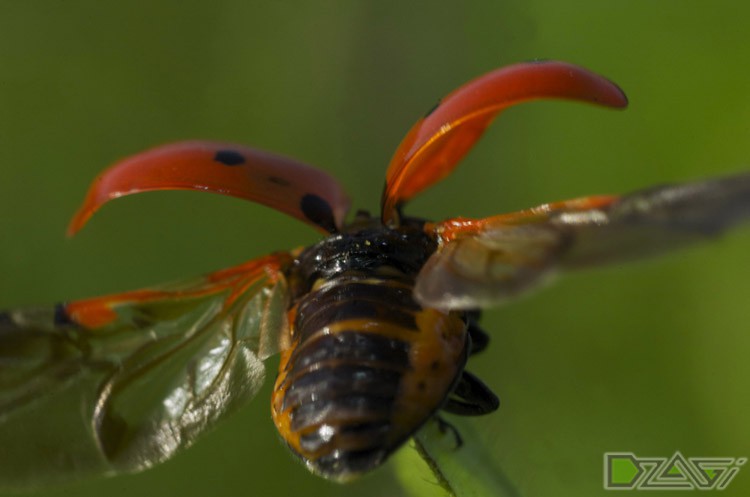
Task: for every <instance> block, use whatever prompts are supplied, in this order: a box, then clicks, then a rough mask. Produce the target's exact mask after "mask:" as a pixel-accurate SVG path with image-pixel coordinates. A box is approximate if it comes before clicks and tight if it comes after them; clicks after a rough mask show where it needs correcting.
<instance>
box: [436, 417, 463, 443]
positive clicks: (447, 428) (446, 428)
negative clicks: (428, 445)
mask: <svg viewBox="0 0 750 497" xmlns="http://www.w3.org/2000/svg"><path fill="white" fill-rule="evenodd" d="M435 421H436V422H437V427H438V430H440V433H442V434H443V435H445V433H447V432H451V433H452V434H453V441H454V442H455V443H456V447H455V448H456V449H459V448H461V446H463V444H464V439H463V438H461V434H460V433H459V432H458V429H457V428H456V427H455V426H453V425H452V424H450V423H449V422H447V421H446V420H444V419H443V418H441V417H440V416H435Z"/></svg>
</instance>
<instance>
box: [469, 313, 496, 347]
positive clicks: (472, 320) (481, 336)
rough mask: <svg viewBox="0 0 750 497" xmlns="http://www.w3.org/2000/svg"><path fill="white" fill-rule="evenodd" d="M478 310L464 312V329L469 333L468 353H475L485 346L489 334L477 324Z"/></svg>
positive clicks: (479, 314) (488, 339)
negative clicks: (465, 327) (469, 346)
mask: <svg viewBox="0 0 750 497" xmlns="http://www.w3.org/2000/svg"><path fill="white" fill-rule="evenodd" d="M480 316H481V312H480V311H469V312H467V313H466V326H467V329H466V331H467V332H468V333H469V339H470V340H471V341H470V343H471V348H470V349H469V355H474V354H477V353H479V352H481V351H483V350H484V349H486V348H487V345H488V344H489V343H490V336H489V335H488V334H487V332H486V331H484V330H483V329H482V327H481V326H479V318H480Z"/></svg>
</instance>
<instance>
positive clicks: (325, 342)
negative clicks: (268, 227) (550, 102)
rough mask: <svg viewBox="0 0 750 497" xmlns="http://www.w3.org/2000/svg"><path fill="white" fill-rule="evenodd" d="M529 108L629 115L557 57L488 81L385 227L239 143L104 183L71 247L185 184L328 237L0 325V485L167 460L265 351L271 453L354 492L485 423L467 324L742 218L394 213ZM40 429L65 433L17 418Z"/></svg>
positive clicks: (435, 116)
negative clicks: (130, 206)
mask: <svg viewBox="0 0 750 497" xmlns="http://www.w3.org/2000/svg"><path fill="white" fill-rule="evenodd" d="M541 98H562V99H571V100H580V101H583V102H589V103H593V104H597V105H602V106H607V107H612V108H623V107H625V106H626V105H627V99H626V97H625V95H624V94H623V92H622V91H621V90H620V89H619V88H618V87H617V86H616V85H615V84H614V83H612V82H610V81H608V80H607V79H605V78H603V77H601V76H599V75H597V74H594V73H592V72H590V71H588V70H586V69H583V68H581V67H578V66H575V65H571V64H567V63H563V62H554V61H545V62H530V63H521V64H516V65H512V66H509V67H505V68H501V69H497V70H495V71H492V72H490V73H487V74H485V75H483V76H480V77H479V78H477V79H475V80H473V81H470V82H469V83H467V84H465V85H463V86H461V87H460V88H458V89H457V90H455V91H453V92H452V93H450V94H448V95H447V96H446V97H444V98H443V99H442V100H440V101H439V102H438V104H437V105H435V107H433V108H432V109H431V110H430V111H429V112H428V113H427V114H426V115H425V116H424V117H423V118H421V119H420V120H419V121H417V123H416V124H415V125H414V126H413V127H412V128H411V130H410V131H409V132H408V133H407V135H406V137H405V138H404V140H403V141H402V142H401V144H400V146H399V147H398V149H397V150H396V152H395V155H394V156H393V159H392V160H391V162H390V165H389V167H388V170H387V173H386V183H385V189H384V191H383V195H382V202H381V210H380V213H379V215H375V216H373V215H370V214H369V213H367V212H365V211H359V212H357V213H356V215H354V216H352V219H351V221H348V222H347V220H346V219H347V213H348V210H349V199H348V198H347V196H346V194H345V192H344V190H343V189H342V187H341V186H340V185H339V184H338V183H337V182H336V180H335V179H334V178H332V177H331V176H329V175H328V174H326V173H325V172H323V171H320V170H318V169H315V168H313V167H310V166H308V165H305V164H302V163H300V162H297V161H295V160H292V159H289V158H286V157H282V156H279V155H275V154H272V153H268V152H264V151H261V150H256V149H253V148H248V147H245V146H240V145H235V144H230V143H216V142H207V141H187V142H181V143H175V144H170V145H165V146H160V147H157V148H154V149H152V150H149V151H146V152H144V153H141V154H138V155H135V156H133V157H130V158H127V159H125V160H122V161H120V162H118V163H116V164H115V165H113V166H112V167H110V168H109V169H107V170H106V171H104V172H103V173H102V174H101V175H100V176H99V177H97V178H96V179H95V180H94V182H93V184H92V185H91V187H90V189H89V191H88V194H87V196H86V199H85V201H84V203H83V206H82V207H81V208H80V210H79V211H78V212H77V214H76V215H75V216H74V218H73V220H72V222H71V224H70V227H69V234H73V233H75V232H77V231H78V230H79V229H81V227H83V226H84V224H85V223H86V222H87V221H88V219H89V218H90V216H91V215H92V214H93V213H94V212H95V211H96V210H98V209H99V208H100V207H101V206H102V205H103V204H105V203H106V202H108V201H110V200H112V199H115V198H119V197H121V196H124V195H130V194H134V193H140V192H145V191H151V190H174V189H183V190H199V191H208V192H213V193H219V194H223V195H229V196H233V197H240V198H244V199H247V200H251V201H254V202H258V203H261V204H264V205H266V206H269V207H272V208H274V209H277V210H279V211H281V212H284V213H286V214H288V215H290V216H293V217H295V218H297V219H298V220H300V221H302V222H304V223H307V224H308V225H310V226H312V227H313V228H315V229H317V230H318V231H320V232H321V233H322V234H323V235H324V237H323V238H322V239H321V240H320V241H319V242H318V243H316V244H315V245H313V246H311V247H307V248H299V249H295V250H291V251H283V252H277V253H274V254H271V255H267V256H265V257H261V258H257V259H253V260H251V261H249V262H246V263H244V264H240V265H238V266H235V267H232V268H229V269H225V270H221V271H217V272H214V273H211V274H209V275H207V276H204V277H202V278H199V279H193V280H190V281H187V282H182V283H177V284H172V285H167V286H163V287H158V288H153V289H147V290H138V291H131V292H125V293H121V294H117V295H110V296H105V297H98V298H92V299H86V300H77V301H71V302H63V303H59V304H57V305H55V306H51V307H47V308H29V309H17V310H9V311H6V312H2V313H0V446H2V447H3V448H4V449H3V451H1V454H0V481H2V482H3V483H5V484H7V483H10V484H15V485H24V484H29V483H31V482H34V483H35V482H38V481H40V479H41V480H44V481H59V480H63V479H66V478H74V477H80V476H83V475H86V474H115V473H123V472H132V471H139V470H143V469H145V468H148V467H151V466H153V465H155V464H157V463H159V462H162V461H164V460H166V459H168V458H170V457H172V456H173V455H174V454H175V453H176V452H178V451H180V450H182V449H185V448H187V447H189V446H190V445H191V444H192V443H193V442H194V441H195V440H196V438H197V437H198V436H199V435H201V434H202V433H203V432H205V431H206V430H208V429H209V428H211V427H212V426H214V425H215V424H216V423H217V422H219V421H220V420H221V419H222V418H224V417H225V416H226V415H227V414H229V413H231V412H232V411H235V410H236V409H237V408H238V407H239V406H241V405H243V404H244V403H245V402H247V401H248V400H250V399H251V398H252V397H254V396H255V394H256V393H257V391H258V389H259V387H260V386H261V384H262V383H263V382H264V379H265V371H264V367H263V361H264V360H265V359H266V358H268V357H270V356H272V355H275V354H277V353H280V355H281V360H280V365H279V371H278V375H277V378H276V382H275V386H274V390H273V396H272V399H271V413H272V417H273V420H274V423H275V424H276V427H277V428H278V431H279V433H280V435H281V437H282V438H283V440H284V441H285V443H286V444H287V445H288V446H289V448H290V449H291V451H292V452H293V453H294V454H295V455H297V456H298V457H299V458H300V459H301V460H302V461H303V462H304V464H305V465H306V466H307V467H308V468H309V469H310V470H311V471H312V472H314V473H316V474H318V475H321V476H323V477H325V478H330V479H334V480H339V481H344V480H348V479H350V478H353V477H356V476H358V475H360V474H362V473H364V472H367V471H370V470H372V469H373V468H376V467H378V466H379V465H381V464H382V463H383V462H384V461H385V460H386V459H387V458H388V456H389V455H390V454H392V453H393V451H395V450H396V449H398V448H399V447H400V446H402V445H403V444H404V443H405V442H406V441H407V440H408V439H409V438H410V437H411V436H412V435H413V434H414V433H415V432H416V431H417V430H419V429H420V427H421V426H423V425H424V424H425V423H426V422H427V421H428V420H430V419H433V418H435V417H437V416H439V413H441V412H449V413H453V414H459V415H481V414H486V413H490V412H492V411H494V410H496V409H497V408H498V398H497V397H496V396H495V394H493V393H492V392H491V391H490V389H489V388H488V387H487V386H485V385H484V384H483V383H482V382H481V381H480V380H479V379H478V378H477V377H475V376H474V375H472V374H471V373H469V372H468V371H466V369H465V366H466V362H467V360H468V358H469V357H470V356H471V355H473V354H476V353H477V352H479V351H481V350H482V349H484V348H485V346H486V345H487V343H488V337H487V335H486V333H485V332H484V331H483V330H482V328H481V327H480V326H479V324H478V318H479V310H481V309H484V308H487V307H490V306H494V305H497V304H501V303H504V302H505V301H507V300H509V299H511V298H514V297H517V296H518V295H520V294H523V293H526V292H529V291H531V290H533V289H535V288H536V287H537V286H538V285H539V284H540V282H541V281H542V280H544V279H545V277H546V276H548V275H549V274H550V273H552V272H554V271H556V270H560V269H563V270H564V269H574V268H579V267H583V266H590V265H596V264H604V263H613V262H619V261H623V260H627V259H631V258H635V257H640V256H646V255H652V254H657V253H660V252H663V251H666V250H668V249H672V248H677V247H680V246H684V245H687V244H689V243H691V242H694V241H697V240H701V239H705V238H709V237H711V236H714V235H716V234H718V233H720V232H722V231H724V230H725V229H728V228H731V227H733V226H734V225H736V224H738V223H740V222H741V221H745V220H746V219H747V218H748V216H749V215H750V173H740V174H736V175H734V176H730V177H725V178H719V179H711V180H706V181H701V182H694V183H687V184H681V185H671V186H660V187H656V188H650V189H646V190H642V191H639V192H636V193H631V194H628V195H623V196H612V195H606V196H594V197H586V198H580V199H574V200H568V201H562V202H554V203H549V204H544V205H541V206H538V207H534V208H531V209H528V210H524V211H520V212H515V213H511V214H503V215H498V216H493V217H488V218H484V219H467V218H454V219H449V220H446V221H442V222H432V221H427V220H424V219H419V218H415V217H411V216H409V215H407V214H405V213H404V206H405V204H406V203H407V202H408V201H409V200H410V199H412V198H413V197H414V196H416V195H417V194H419V193H420V192H422V191H423V190H425V189H427V188H429V187H430V186H432V185H433V184H435V183H437V182H439V181H441V180H442V179H444V178H445V177H447V176H448V175H449V174H450V173H451V171H452V170H453V168H455V167H456V165H457V164H458V163H459V161H460V160H461V158H462V157H463V156H464V155H465V154H466V153H467V152H468V151H469V149H471V147H472V146H473V145H474V143H475V142H476V141H477V140H478V139H479V138H480V137H481V136H482V133H483V132H484V130H485V128H486V127H487V126H488V125H489V124H490V123H491V122H492V121H493V119H494V118H495V117H496V116H497V114H498V113H499V112H501V111H502V110H503V109H505V108H507V107H509V106H511V105H514V104H517V103H520V102H525V101H529V100H535V99H541ZM48 413H54V415H55V418H56V419H58V420H59V425H58V426H59V427H62V426H64V429H63V430H59V429H55V430H53V429H52V428H45V427H44V426H45V425H44V423H40V424H39V425H37V424H34V423H30V420H32V419H43V418H44V417H45V416H46V415H47V414H48ZM30 425H32V426H34V429H33V431H31V430H30V429H29V426H30ZM13 447H23V450H20V451H15V450H11V449H12V448H13ZM11 462H12V464H11ZM2 468H11V469H8V470H5V469H2Z"/></svg>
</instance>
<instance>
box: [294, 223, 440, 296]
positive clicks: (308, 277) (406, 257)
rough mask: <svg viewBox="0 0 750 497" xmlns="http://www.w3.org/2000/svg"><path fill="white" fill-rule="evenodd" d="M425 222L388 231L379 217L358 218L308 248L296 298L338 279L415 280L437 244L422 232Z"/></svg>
mask: <svg viewBox="0 0 750 497" xmlns="http://www.w3.org/2000/svg"><path fill="white" fill-rule="evenodd" d="M423 225H424V223H423V221H421V220H416V219H409V218H406V219H404V221H403V223H402V225H401V226H399V227H398V228H387V227H385V226H383V225H382V224H381V223H380V219H379V218H373V217H368V218H363V217H361V216H360V217H357V218H356V219H355V221H354V222H353V223H352V224H350V225H347V226H345V227H344V228H343V229H342V231H341V232H340V233H336V234H333V235H331V236H329V237H328V238H325V239H324V240H321V241H320V242H318V243H316V244H315V245H313V246H311V247H308V248H307V249H305V250H304V251H303V252H302V253H301V254H300V255H299V257H298V258H297V260H296V263H295V268H294V271H293V273H295V274H294V276H295V277H294V278H293V280H294V284H293V288H292V293H293V295H294V297H295V298H296V297H298V296H300V295H302V294H305V293H307V292H309V291H310V290H311V289H312V288H313V287H314V286H315V285H316V282H318V283H319V282H320V281H321V280H323V281H330V280H333V279H335V278H337V277H339V276H343V275H351V276H355V277H356V276H365V277H366V276H370V275H378V274H382V275H384V276H386V277H394V278H399V277H400V278H406V279H408V280H413V279H414V278H415V277H416V275H417V273H418V272H419V270H420V269H421V268H422V266H423V265H424V264H425V262H426V261H427V259H428V258H429V257H430V256H431V255H432V254H433V253H434V252H435V250H436V248H437V242H436V240H435V239H434V237H431V236H429V235H428V234H426V233H425V232H424V230H423Z"/></svg>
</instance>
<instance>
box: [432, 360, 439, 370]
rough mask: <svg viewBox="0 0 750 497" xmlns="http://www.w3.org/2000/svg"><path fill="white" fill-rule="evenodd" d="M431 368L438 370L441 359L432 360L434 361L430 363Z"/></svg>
mask: <svg viewBox="0 0 750 497" xmlns="http://www.w3.org/2000/svg"><path fill="white" fill-rule="evenodd" d="M430 369H432V370H433V371H437V370H438V369H440V361H432V363H431V364H430Z"/></svg>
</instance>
